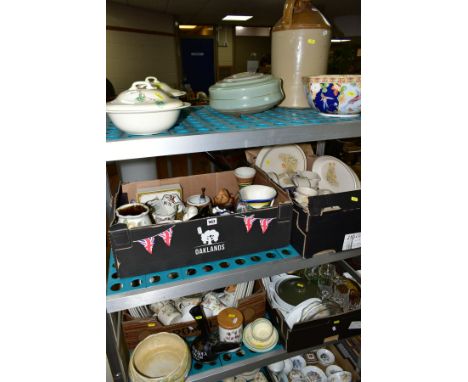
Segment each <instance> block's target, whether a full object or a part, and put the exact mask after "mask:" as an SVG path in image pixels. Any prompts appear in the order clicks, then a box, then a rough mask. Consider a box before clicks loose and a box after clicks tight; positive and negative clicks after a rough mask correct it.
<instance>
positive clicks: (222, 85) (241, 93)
mask: <svg viewBox="0 0 468 382" xmlns="http://www.w3.org/2000/svg"><path fill="white" fill-rule="evenodd" d="M209 91H210V97H211V98H215V99H238V98H242V97H249V98H250V97H260V96H264V95H267V94H274V93H278V92H281V82H280V80H279V79H278V78H276V77H274V76H272V75H271V74H264V73H254V72H243V73H237V74H234V75H232V76H229V77H226V78H225V79H223V80H221V81H218V82H217V83H216V84H214V85H213V86H211V87H210V88H209Z"/></svg>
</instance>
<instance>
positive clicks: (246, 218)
mask: <svg viewBox="0 0 468 382" xmlns="http://www.w3.org/2000/svg"><path fill="white" fill-rule="evenodd" d="M254 216H255V215H250V216H244V217H243V218H244V224H245V229H246V230H247V233H249V232H250V230H251V229H252V226H253V223H254V221H255V220H257V218H255V217H254Z"/></svg>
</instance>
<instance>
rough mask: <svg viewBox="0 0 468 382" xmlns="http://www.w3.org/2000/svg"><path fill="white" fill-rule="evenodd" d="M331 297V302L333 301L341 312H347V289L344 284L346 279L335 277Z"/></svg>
mask: <svg viewBox="0 0 468 382" xmlns="http://www.w3.org/2000/svg"><path fill="white" fill-rule="evenodd" d="M333 284H334V286H333V297H332V300H333V301H335V302H336V303H337V304H338V305H339V306H341V308H342V309H343V311H345V312H347V311H348V309H349V291H350V290H349V287H348V285H347V283H346V278H345V277H341V276H337V277H335V279H334V280H333Z"/></svg>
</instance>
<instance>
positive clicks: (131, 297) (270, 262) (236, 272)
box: [106, 246, 361, 313]
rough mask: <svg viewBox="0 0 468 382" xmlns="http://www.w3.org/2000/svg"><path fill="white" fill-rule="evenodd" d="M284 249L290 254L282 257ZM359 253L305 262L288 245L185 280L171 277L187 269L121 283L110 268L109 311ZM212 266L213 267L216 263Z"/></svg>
mask: <svg viewBox="0 0 468 382" xmlns="http://www.w3.org/2000/svg"><path fill="white" fill-rule="evenodd" d="M285 250H286V252H289V253H290V254H289V255H284V254H282V252H284V251H285ZM272 252H273V253H275V254H276V255H277V256H276V258H270V257H268V254H269V253H272ZM360 253H361V250H360V248H359V249H352V250H349V251H344V252H338V253H328V254H321V255H315V256H314V257H312V258H310V259H304V258H302V257H301V256H299V254H298V253H297V252H296V251H295V250H294V248H292V247H291V246H289V247H286V248H283V249H276V250H272V251H266V252H261V253H256V254H251V255H244V256H239V258H242V259H246V258H247V260H248V258H252V257H258V258H259V259H260V260H258V261H256V262H252V261H250V263H246V264H245V265H244V266H236V265H235V260H236V259H238V258H232V259H220V262H229V263H230V264H232V266H231V267H230V268H229V269H226V268H221V267H218V266H216V265H215V268H214V269H213V271H212V272H210V273H209V274H207V273H203V272H198V273H196V274H195V275H194V276H191V277H185V276H184V278H182V277H181V278H180V279H176V280H170V279H169V278H168V275H169V274H171V273H173V272H178V273H179V274H181V275H185V274H186V272H185V271H186V269H187V268H188V267H185V268H181V269H176V270H168V271H165V272H160V273H158V274H148V275H144V276H139V277H133V278H128V279H123V280H120V279H118V278H117V277H116V272H115V269H112V266H111V267H110V268H111V269H110V270H109V278H108V289H107V291H108V293H107V297H106V308H107V312H108V313H113V312H118V311H121V310H125V309H128V308H133V307H136V306H141V305H147V304H152V303H154V302H155V301H163V300H167V299H174V298H177V297H182V296H186V295H190V294H194V293H199V292H205V291H209V290H213V289H217V288H222V287H225V286H226V285H230V284H238V283H242V282H245V281H250V280H257V279H260V278H263V277H268V276H273V275H277V274H280V273H285V272H291V271H296V270H299V269H303V268H308V267H313V266H316V265H320V264H325V263H330V262H335V261H340V260H344V259H348V258H351V257H355V256H359V255H360ZM209 264H210V265H214V264H213V262H210V263H209ZM203 267H204V264H199V265H197V266H193V267H190V268H198V269H203ZM155 275H156V276H157V278H158V280H160V281H161V280H162V282H159V284H158V285H152V286H151V282H150V281H149V280H150V279H151V278H152V277H155ZM113 276H114V277H113ZM136 280H138V281H136ZM112 283H116V284H118V285H122V289H120V290H119V291H112V289H111V285H113V284H112Z"/></svg>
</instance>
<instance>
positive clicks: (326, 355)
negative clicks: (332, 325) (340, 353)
mask: <svg viewBox="0 0 468 382" xmlns="http://www.w3.org/2000/svg"><path fill="white" fill-rule="evenodd" d="M316 353H317V358H318V361H319V363H320V364H321V365H323V366H327V365H331V364H332V363H334V362H335V355H334V354H333V353H332V352H331V351H330V350H328V349H319V350H317V352H316Z"/></svg>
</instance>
